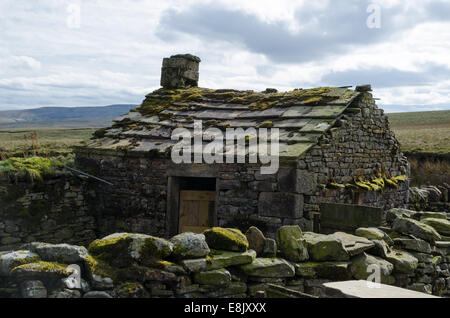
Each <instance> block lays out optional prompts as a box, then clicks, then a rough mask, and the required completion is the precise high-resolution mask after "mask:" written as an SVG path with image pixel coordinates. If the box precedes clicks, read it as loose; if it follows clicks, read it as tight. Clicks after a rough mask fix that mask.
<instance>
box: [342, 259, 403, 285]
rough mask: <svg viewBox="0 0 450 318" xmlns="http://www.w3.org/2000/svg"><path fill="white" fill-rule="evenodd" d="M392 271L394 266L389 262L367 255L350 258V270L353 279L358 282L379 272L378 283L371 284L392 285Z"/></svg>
mask: <svg viewBox="0 0 450 318" xmlns="http://www.w3.org/2000/svg"><path fill="white" fill-rule="evenodd" d="M393 270H394V265H393V264H391V263H390V262H388V261H386V260H384V259H382V258H379V257H376V256H372V255H369V254H367V253H363V254H360V255H358V256H356V257H354V258H352V265H351V268H350V271H351V273H352V275H353V277H354V278H356V279H359V280H367V278H369V276H371V275H373V274H377V273H378V272H379V274H380V278H379V279H380V281H378V282H377V281H373V282H376V283H382V284H391V283H393V277H392V276H391V274H392V271H393Z"/></svg>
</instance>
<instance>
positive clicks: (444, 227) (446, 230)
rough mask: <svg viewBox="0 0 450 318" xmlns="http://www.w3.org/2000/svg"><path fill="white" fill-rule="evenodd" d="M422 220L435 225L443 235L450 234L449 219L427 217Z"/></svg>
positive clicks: (432, 225)
mask: <svg viewBox="0 0 450 318" xmlns="http://www.w3.org/2000/svg"><path fill="white" fill-rule="evenodd" d="M420 222H422V223H425V224H426V225H429V226H431V227H433V228H434V229H435V230H436V231H437V232H438V233H439V234H441V235H446V236H449V235H450V221H449V220H447V219H436V218H426V219H422V220H421V221H420Z"/></svg>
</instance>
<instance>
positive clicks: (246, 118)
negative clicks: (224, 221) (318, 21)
mask: <svg viewBox="0 0 450 318" xmlns="http://www.w3.org/2000/svg"><path fill="white" fill-rule="evenodd" d="M359 94H360V93H359V92H358V91H355V90H350V89H348V88H339V87H322V88H314V89H296V90H293V91H289V92H280V93H278V92H276V91H274V90H267V91H265V92H259V93H258V92H254V91H238V90H231V89H221V90H213V89H206V88H198V87H192V88H188V89H176V90H169V89H163V88H161V89H158V90H156V91H154V92H152V93H150V94H148V95H147V96H146V98H145V100H144V101H143V102H142V104H141V105H140V106H138V107H137V108H135V109H133V110H132V111H131V112H130V113H128V114H126V115H123V116H121V117H119V118H117V119H116V120H115V121H114V124H113V126H111V127H109V128H105V129H101V130H99V131H97V132H96V133H95V135H94V137H93V139H92V140H91V141H90V142H89V143H87V144H86V145H85V146H84V147H83V148H84V149H85V150H99V151H111V152H121V151H123V152H135V153H149V152H151V153H152V154H154V155H160V156H168V155H170V149H171V148H172V147H173V145H174V144H175V143H177V141H173V140H171V134H172V131H173V130H174V129H176V128H180V127H183V128H187V129H189V130H193V128H194V121H195V120H202V121H203V129H204V130H205V129H207V128H211V127H215V128H219V129H220V130H222V131H224V132H225V130H226V129H227V128H243V129H247V128H250V127H254V128H272V127H273V128H279V129H280V156H281V157H285V158H296V157H298V156H299V155H301V154H302V153H304V152H306V151H307V150H309V149H310V148H311V147H312V146H313V145H315V144H316V143H317V142H318V140H319V138H320V137H321V136H322V135H323V134H325V133H326V132H327V131H328V130H329V129H331V128H332V127H333V126H334V125H335V123H336V121H337V120H338V119H339V118H340V117H341V116H342V115H343V114H344V113H352V112H351V110H352V108H350V107H349V106H350V105H351V103H352V102H353V101H354V100H355V98H356V97H358V95H359ZM250 138H251V137H250ZM208 142H209V141H205V144H207V143H208ZM79 150H80V149H79Z"/></svg>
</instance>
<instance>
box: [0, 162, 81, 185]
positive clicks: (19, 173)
mask: <svg viewBox="0 0 450 318" xmlns="http://www.w3.org/2000/svg"><path fill="white" fill-rule="evenodd" d="M71 159H72V158H71V156H67V157H59V158H44V157H27V158H14V157H12V158H9V159H7V160H4V161H0V175H9V176H14V177H15V178H16V179H18V178H22V177H23V178H27V179H28V180H30V181H31V182H34V181H42V180H43V179H44V177H45V176H47V175H51V174H52V173H53V172H55V171H56V170H58V169H62V168H63V167H64V166H65V165H67V164H70V162H71Z"/></svg>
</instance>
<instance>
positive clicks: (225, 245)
mask: <svg viewBox="0 0 450 318" xmlns="http://www.w3.org/2000/svg"><path fill="white" fill-rule="evenodd" d="M204 234H205V238H206V242H207V243H208V246H209V247H210V248H212V249H215V250H224V251H232V252H245V251H246V250H247V249H248V241H247V237H246V236H245V235H244V234H242V232H241V231H239V230H237V229H226V228H221V227H213V228H212V229H209V230H206V231H205V232H204Z"/></svg>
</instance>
